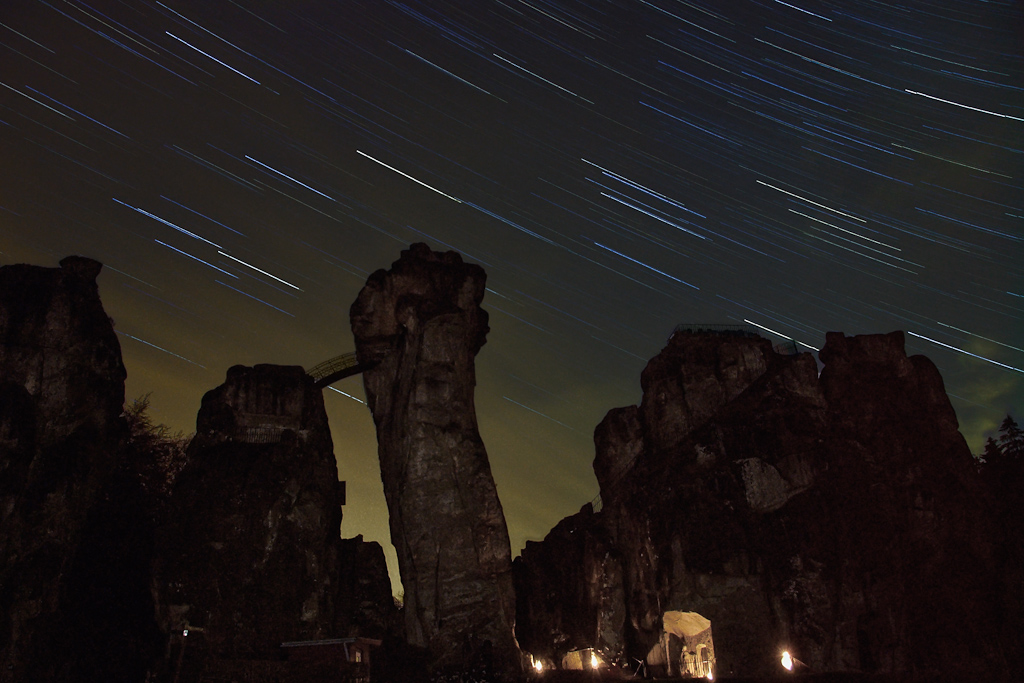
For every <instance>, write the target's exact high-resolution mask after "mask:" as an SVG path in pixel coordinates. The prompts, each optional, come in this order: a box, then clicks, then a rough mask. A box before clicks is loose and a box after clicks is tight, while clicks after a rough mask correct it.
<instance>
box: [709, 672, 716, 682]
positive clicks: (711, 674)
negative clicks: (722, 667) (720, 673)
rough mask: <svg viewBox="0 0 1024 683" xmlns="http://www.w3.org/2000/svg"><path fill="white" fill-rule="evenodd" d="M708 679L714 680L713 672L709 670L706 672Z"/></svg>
mask: <svg viewBox="0 0 1024 683" xmlns="http://www.w3.org/2000/svg"><path fill="white" fill-rule="evenodd" d="M708 680H709V681H713V680H715V674H713V673H711V672H710V671H709V672H708Z"/></svg>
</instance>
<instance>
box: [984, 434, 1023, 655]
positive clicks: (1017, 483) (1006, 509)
mask: <svg viewBox="0 0 1024 683" xmlns="http://www.w3.org/2000/svg"><path fill="white" fill-rule="evenodd" d="M977 460H978V470H979V472H980V473H981V479H982V481H983V482H984V484H985V487H986V489H987V490H988V493H989V503H990V504H991V506H992V514H993V517H994V519H995V522H996V524H995V527H996V530H997V531H996V532H997V534H998V536H997V542H996V549H995V552H996V563H997V566H998V567H1000V569H1001V571H1000V572H999V580H1000V583H1001V585H1000V586H998V587H997V589H998V591H999V593H1000V594H1001V595H1002V596H1003V600H1001V601H999V602H998V603H997V605H998V609H999V611H1000V614H999V615H998V616H999V618H1000V623H1002V624H1003V626H1004V629H1005V630H1006V632H1007V633H1016V634H1021V633H1024V585H1022V583H1021V581H1020V577H1021V576H1024V514H1022V513H1021V510H1024V430H1021V428H1020V426H1018V424H1017V422H1016V420H1014V419H1013V417H1012V416H1010V415H1007V416H1006V418H1005V419H1004V420H1003V422H1002V424H1001V425H1000V426H999V436H998V438H996V437H989V438H988V440H987V441H986V442H985V451H984V453H982V454H981V455H979V456H977ZM1007 647H1008V648H1009V649H1011V651H1010V652H1007V657H1008V659H1009V660H1010V661H1011V662H1024V641H1022V640H1021V639H1020V638H1019V637H1017V638H1013V639H1009V640H1008V641H1007Z"/></svg>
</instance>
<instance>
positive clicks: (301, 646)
mask: <svg viewBox="0 0 1024 683" xmlns="http://www.w3.org/2000/svg"><path fill="white" fill-rule="evenodd" d="M380 643H381V641H379V640H374V639H373V638H331V639H329V640H295V641H290V642H287V643H281V654H282V656H283V657H284V659H285V661H288V662H317V663H324V662H327V663H330V664H334V665H337V668H338V671H339V672H342V671H344V672H345V673H346V674H347V680H351V681H366V682H367V683H368V682H369V680H370V652H371V650H372V648H375V647H380Z"/></svg>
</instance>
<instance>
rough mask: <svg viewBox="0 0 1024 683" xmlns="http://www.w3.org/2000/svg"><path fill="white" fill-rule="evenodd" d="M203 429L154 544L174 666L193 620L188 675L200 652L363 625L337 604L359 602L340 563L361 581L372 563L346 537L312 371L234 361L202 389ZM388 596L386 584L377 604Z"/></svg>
mask: <svg viewBox="0 0 1024 683" xmlns="http://www.w3.org/2000/svg"><path fill="white" fill-rule="evenodd" d="M196 428H197V432H196V436H195V438H194V439H193V441H192V443H191V445H190V446H189V451H188V464H187V466H186V468H185V469H184V470H183V471H182V472H181V474H180V475H179V476H178V479H177V482H176V485H175V489H174V493H173V495H172V497H171V501H170V505H169V508H170V509H171V510H172V513H171V515H170V516H169V519H168V520H167V523H166V524H165V525H164V526H163V527H162V528H161V529H160V532H159V536H158V543H157V564H156V577H155V586H156V590H157V592H158V593H159V597H160V617H161V622H162V623H161V626H162V627H163V628H164V630H165V632H166V633H168V634H170V636H171V646H170V649H169V651H168V657H169V659H170V662H169V664H168V666H170V667H172V668H177V667H178V666H179V664H178V662H177V661H176V659H175V658H176V657H178V654H179V653H180V648H181V647H182V645H183V643H182V640H181V637H180V635H179V634H181V633H182V632H183V630H184V629H185V628H190V630H191V632H192V633H193V635H192V636H190V640H189V642H188V649H187V651H186V654H185V656H184V657H183V661H182V663H181V664H180V666H181V667H182V671H183V672H192V673H194V672H195V671H196V670H197V669H198V668H199V667H200V666H202V665H203V662H204V660H244V659H273V658H276V657H277V656H278V650H279V647H280V644H281V643H282V642H286V641H298V640H317V639H325V638H336V637H342V636H348V635H351V634H350V633H349V632H348V631H349V630H358V629H359V627H360V626H361V625H362V624H361V620H360V618H359V617H358V616H357V615H355V614H354V613H352V612H345V610H343V609H340V606H341V604H342V603H348V604H351V603H353V598H352V596H349V595H347V594H345V592H344V591H343V590H342V586H341V583H342V581H341V567H342V564H346V565H348V568H349V572H347V574H349V576H348V577H347V583H348V584H358V576H357V575H358V567H360V566H361V565H368V564H370V565H372V564H373V563H372V561H370V562H366V561H364V562H360V561H359V558H358V556H359V555H360V554H364V551H363V549H362V546H363V545H364V544H363V543H362V541H361V539H358V540H353V541H348V542H345V543H343V541H342V539H341V537H340V535H339V526H340V524H341V517H342V514H341V504H342V499H341V498H340V489H339V482H338V469H337V465H336V462H335V458H334V452H333V445H332V442H331V435H330V432H329V430H328V425H327V415H326V413H325V412H324V404H323V396H322V393H321V391H320V390H319V389H317V388H316V387H315V386H314V385H313V380H312V379H311V378H310V377H309V376H307V375H306V374H305V372H304V371H303V369H302V368H300V367H296V366H277V365H257V366H255V367H251V368H250V367H243V366H235V367H232V368H231V369H229V370H228V373H227V379H226V381H225V383H224V384H223V385H221V386H220V387H217V388H216V389H214V390H212V391H210V392H207V394H206V396H204V397H203V402H202V407H201V409H200V411H199V416H198V418H197V421H196ZM377 549H378V551H379V546H378V548H377ZM346 550H347V551H349V552H351V553H352V554H353V555H354V556H353V557H346V556H345V555H346ZM379 554H380V560H381V563H382V562H383V553H382V552H381V553H379ZM384 572H385V573H384V581H385V582H386V569H385V570H384ZM376 583H377V584H379V583H381V582H380V581H377V582H376ZM349 587H351V586H349ZM370 597H376V596H370ZM390 604H391V597H390V591H389V592H388V594H387V597H386V602H385V605H384V606H382V607H381V609H382V610H383V609H385V608H386V607H387V606H388V605H390ZM357 606H358V605H357ZM392 608H393V605H392ZM381 620H382V621H386V617H383V616H382V617H381ZM379 626H381V627H382V628H383V627H384V624H380V625H379ZM182 675H185V674H184V673H183V674H182Z"/></svg>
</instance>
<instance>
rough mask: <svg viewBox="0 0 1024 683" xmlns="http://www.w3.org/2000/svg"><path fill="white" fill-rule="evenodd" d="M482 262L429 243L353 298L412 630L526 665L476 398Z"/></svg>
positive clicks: (451, 650)
mask: <svg viewBox="0 0 1024 683" xmlns="http://www.w3.org/2000/svg"><path fill="white" fill-rule="evenodd" d="M485 278H486V276H485V273H484V271H483V269H482V268H480V267H479V266H476V265H470V264H466V263H463V262H462V259H461V257H460V256H459V255H458V254H456V253H454V252H448V253H446V254H439V253H435V252H433V251H431V250H430V249H429V248H428V247H427V246H426V245H424V244H414V245H412V247H410V249H409V250H407V251H403V252H402V255H401V258H400V259H399V260H398V261H396V262H395V263H394V264H393V265H392V267H391V270H390V271H383V270H380V271H377V272H376V273H374V274H373V275H371V276H370V277H369V279H368V280H367V282H366V285H365V287H364V288H363V290H362V291H361V292H360V294H359V297H358V298H357V300H356V301H355V303H354V304H353V305H352V308H351V311H350V316H351V321H352V331H353V333H354V335H355V339H356V348H357V350H358V353H359V357H360V360H361V361H363V362H366V361H370V360H379V364H378V365H376V366H375V367H374V368H372V369H371V370H367V371H366V372H364V373H363V377H364V383H365V387H366V395H367V401H368V404H369V407H370V410H371V411H372V413H373V419H374V422H375V423H376V426H377V440H378V447H379V455H380V465H381V477H382V479H383V482H384V494H385V497H386V498H387V503H388V511H389V513H390V522H391V537H392V542H393V543H394V545H395V548H396V550H397V552H398V561H399V568H400V571H401V575H402V583H403V585H404V588H405V624H406V633H407V637H408V639H409V642H410V643H412V644H414V645H419V646H424V647H428V648H429V649H430V650H431V652H432V655H433V656H434V657H435V661H436V664H437V665H438V666H439V667H442V668H444V667H462V666H469V665H478V664H481V663H486V661H485V660H488V659H493V660H494V665H495V666H496V667H498V668H499V669H500V670H502V671H506V672H508V671H514V670H516V669H517V668H518V666H519V654H518V648H517V645H516V643H515V640H514V636H513V623H514V609H515V597H514V594H513V588H512V578H511V553H510V547H509V537H508V530H507V528H506V526H505V517H504V513H503V512H502V509H501V504H500V502H499V501H498V496H497V492H496V490H495V487H494V480H493V479H492V477H491V470H490V464H489V463H488V460H487V453H486V451H485V449H484V444H483V442H482V441H481V439H480V434H479V431H478V428H477V422H476V412H475V407H474V402H473V400H474V399H473V395H474V388H475V385H476V377H475V369H474V358H475V356H476V354H477V352H478V351H479V350H480V348H481V347H482V346H483V344H484V342H485V339H486V335H487V332H488V327H487V313H486V312H485V311H484V310H482V309H481V308H480V301H481V300H482V298H483V294H484V283H485Z"/></svg>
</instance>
